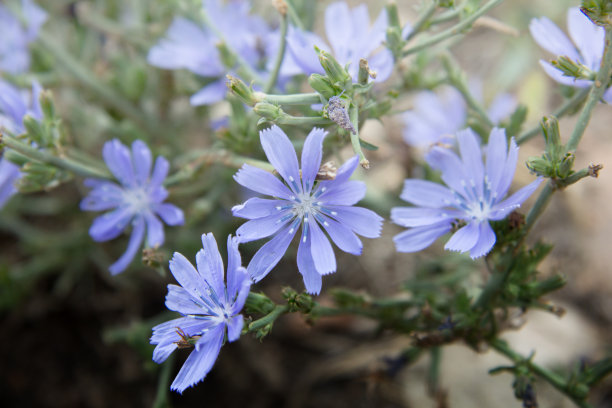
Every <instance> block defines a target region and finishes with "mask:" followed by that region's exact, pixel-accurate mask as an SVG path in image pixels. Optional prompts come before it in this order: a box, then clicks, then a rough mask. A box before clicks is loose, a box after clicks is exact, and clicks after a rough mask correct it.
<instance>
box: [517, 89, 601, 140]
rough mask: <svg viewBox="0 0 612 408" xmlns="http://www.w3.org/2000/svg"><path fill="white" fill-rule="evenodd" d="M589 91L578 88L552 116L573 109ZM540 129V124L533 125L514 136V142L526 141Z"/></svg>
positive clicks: (563, 113) (560, 114)
mask: <svg viewBox="0 0 612 408" xmlns="http://www.w3.org/2000/svg"><path fill="white" fill-rule="evenodd" d="M589 91H590V89H589V88H583V89H580V90H579V91H578V92H576V93H575V94H574V96H572V97H571V98H570V99H568V100H566V101H565V102H564V103H563V104H562V105H561V106H559V107H558V108H557V109H556V110H555V111H554V112H553V113H552V116H555V117H556V118H561V117H562V116H565V115H566V114H567V113H568V112H570V111H571V110H573V109H574V108H575V107H576V106H578V105H580V104H581V103H582V101H584V98H586V96H587V95H588V93H589ZM541 130H542V127H541V126H540V125H537V126H534V127H533V128H531V129H529V130H526V131H525V132H523V133H521V134H520V135H519V136H518V137H517V138H516V143H517V144H519V145H520V144H522V143H524V142H526V141H528V140H529V139H531V138H533V137H534V136H536V135H537V134H539V133H540V131H541Z"/></svg>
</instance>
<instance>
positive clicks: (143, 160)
mask: <svg viewBox="0 0 612 408" xmlns="http://www.w3.org/2000/svg"><path fill="white" fill-rule="evenodd" d="M102 154H103V156H104V161H105V162H106V165H107V166H108V168H109V170H110V171H111V173H112V174H113V175H114V176H115V177H116V178H117V180H119V183H120V184H117V183H115V182H112V181H107V180H101V179H86V180H85V186H87V187H89V188H91V189H92V190H91V191H90V192H89V195H87V197H85V198H84V199H83V201H81V209H82V210H84V211H106V210H112V211H110V212H108V213H106V214H104V215H101V216H99V217H98V218H96V219H95V220H94V222H93V224H92V226H91V228H90V229H89V234H90V235H91V237H92V238H93V239H94V240H96V241H98V242H100V241H108V240H111V239H114V238H116V237H118V236H119V234H121V232H122V231H123V230H124V229H125V228H127V226H128V225H129V224H130V223H131V225H132V234H131V236H130V241H129V243H128V247H127V250H126V251H125V253H124V254H123V255H122V256H121V257H120V258H119V259H118V260H117V261H116V262H115V263H114V264H112V265H111V266H110V268H109V270H110V271H111V273H112V274H117V273H119V272H122V271H123V270H125V269H126V268H127V267H128V265H129V264H130V262H131V261H132V259H133V258H134V256H135V255H136V252H137V251H138V249H139V248H140V245H141V244H142V241H143V239H144V236H145V230H146V233H147V245H148V246H150V247H157V246H159V245H162V244H163V243H164V227H163V224H162V222H161V221H160V220H159V218H158V217H160V218H161V219H162V220H163V221H164V222H165V223H166V224H168V225H182V224H183V222H184V217H183V212H182V211H181V210H180V209H179V208H178V207H176V206H174V205H172V204H168V203H164V200H165V199H166V197H167V196H168V192H167V191H166V189H165V188H164V187H163V186H162V183H163V181H164V180H165V178H166V176H167V174H168V168H169V164H168V161H167V160H166V159H164V158H163V157H161V156H159V157H157V159H156V160H155V165H154V166H153V158H152V155H151V151H150V150H149V148H148V146H147V145H146V144H145V143H144V142H142V141H140V140H136V141H135V142H134V143H133V144H132V149H131V152H130V149H128V148H127V147H126V146H125V145H124V144H123V143H121V142H120V141H119V140H117V139H114V140H112V141H110V142H106V143H105V144H104V148H103V150H102ZM151 167H153V171H152V172H151Z"/></svg>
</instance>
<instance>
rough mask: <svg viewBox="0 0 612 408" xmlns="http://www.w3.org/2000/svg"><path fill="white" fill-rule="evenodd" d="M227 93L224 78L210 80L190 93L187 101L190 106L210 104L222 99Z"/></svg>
mask: <svg viewBox="0 0 612 408" xmlns="http://www.w3.org/2000/svg"><path fill="white" fill-rule="evenodd" d="M225 95H227V85H226V79H225V78H221V79H219V80H218V81H214V82H211V83H210V84H208V85H206V86H205V87H204V88H202V89H200V90H199V91H198V92H196V93H194V94H193V95H191V98H189V103H190V104H191V106H201V105H212V104H213V103H217V102H220V101H222V100H223V99H224V98H225Z"/></svg>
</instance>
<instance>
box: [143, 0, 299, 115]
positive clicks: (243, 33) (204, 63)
mask: <svg viewBox="0 0 612 408" xmlns="http://www.w3.org/2000/svg"><path fill="white" fill-rule="evenodd" d="M203 6H204V12H205V13H206V15H207V17H208V20H209V21H210V22H211V23H212V24H214V30H213V29H211V28H209V27H202V26H201V25H199V24H197V23H195V22H193V21H191V20H188V19H186V18H182V17H176V18H175V19H174V21H173V22H172V24H171V25H170V27H169V28H168V31H167V32H166V35H165V37H164V38H162V39H161V40H160V41H159V42H158V43H157V44H156V45H155V46H154V47H153V48H151V50H150V51H149V55H148V57H147V59H148V61H149V63H150V64H151V65H154V66H156V67H159V68H164V69H187V70H189V71H191V72H193V73H195V74H197V75H200V76H202V77H205V78H210V79H211V80H212V82H210V83H209V84H208V85H206V86H205V87H204V88H202V89H201V90H200V91H198V92H197V93H195V94H194V95H192V96H191V99H190V101H191V104H192V105H194V106H197V105H208V104H212V103H215V102H219V101H221V100H223V98H225V95H226V93H227V86H226V85H225V81H226V80H225V74H227V73H228V72H229V71H230V69H229V68H228V67H226V66H224V64H223V61H222V60H221V56H220V54H219V50H218V49H217V44H218V43H219V42H220V41H224V42H226V43H227V44H228V45H229V46H230V47H231V49H232V50H234V51H235V52H236V53H237V54H239V55H240V56H241V57H242V58H243V59H244V60H245V61H246V62H247V63H248V64H249V65H250V66H251V68H252V69H253V70H255V71H259V73H260V75H262V77H265V76H266V75H267V72H266V70H262V69H261V66H262V64H263V65H264V66H265V62H266V60H267V61H268V63H270V64H271V63H273V59H274V56H275V55H276V50H277V49H278V44H279V38H280V37H279V36H280V31H278V30H276V31H273V30H271V29H270V28H269V27H268V25H267V24H266V23H265V22H264V21H263V19H261V18H260V17H258V16H252V15H250V14H249V11H250V5H249V3H248V2H246V1H243V0H233V1H230V2H228V3H227V4H225V5H224V4H222V2H221V1H220V0H204V1H203ZM217 33H219V34H220V35H221V36H222V38H219V36H218V35H217ZM236 68H237V67H236ZM267 68H270V67H269V66H268V67H267ZM296 73H298V71H297V68H296V67H295V66H294V64H293V63H292V61H291V59H290V58H285V60H284V62H283V66H282V67H281V76H284V77H286V76H288V75H294V74H296ZM281 82H282V79H281Z"/></svg>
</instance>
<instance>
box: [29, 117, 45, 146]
mask: <svg viewBox="0 0 612 408" xmlns="http://www.w3.org/2000/svg"><path fill="white" fill-rule="evenodd" d="M23 125H24V126H25V128H26V132H27V134H28V138H29V139H30V140H32V141H33V142H36V143H37V144H38V145H39V146H47V145H48V143H47V132H45V129H44V128H43V126H42V125H41V124H40V122H39V121H37V120H36V119H34V118H33V117H32V116H30V115H26V116H25V117H24V118H23Z"/></svg>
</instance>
